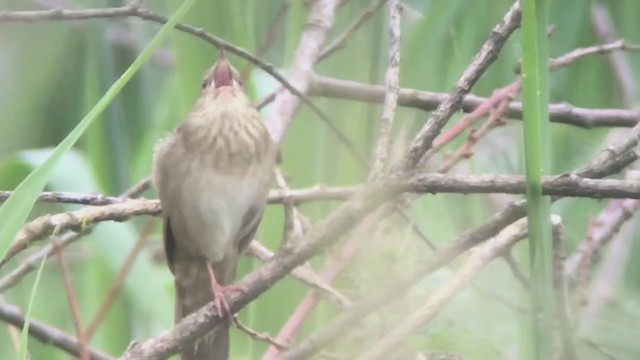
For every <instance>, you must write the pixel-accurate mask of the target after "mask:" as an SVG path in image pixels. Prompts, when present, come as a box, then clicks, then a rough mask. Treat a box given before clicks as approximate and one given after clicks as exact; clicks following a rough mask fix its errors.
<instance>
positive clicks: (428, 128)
mask: <svg viewBox="0 0 640 360" xmlns="http://www.w3.org/2000/svg"><path fill="white" fill-rule="evenodd" d="M521 7H522V1H521V0H517V1H516V2H515V3H514V4H513V5H512V6H511V8H510V9H509V11H508V12H507V14H506V15H505V16H504V17H503V18H502V21H500V23H498V25H496V26H495V27H494V28H493V30H492V31H491V35H489V38H488V39H487V41H486V42H485V43H484V44H483V45H482V48H481V49H480V51H479V52H478V53H477V54H476V56H475V57H474V58H473V60H472V61H471V64H469V66H467V68H466V69H465V71H464V72H463V73H462V75H461V76H460V78H459V79H458V81H457V82H456V84H455V86H454V89H453V91H452V92H451V93H449V94H448V95H447V97H446V98H445V99H444V101H443V102H442V103H441V104H440V105H439V106H438V107H437V108H436V110H435V111H434V113H433V115H432V116H431V117H430V118H429V120H428V121H427V123H426V124H425V125H424V126H423V127H422V129H421V130H420V131H419V132H418V134H417V135H416V136H415V137H414V139H413V141H412V143H411V145H410V146H409V150H408V151H407V152H406V154H405V156H404V159H403V160H402V162H401V164H400V166H399V167H398V168H399V169H401V170H402V171H411V169H413V168H414V166H415V165H416V164H418V162H419V161H420V159H421V158H422V155H424V153H425V152H426V151H427V150H429V148H430V147H431V146H432V145H433V140H434V139H435V138H436V137H437V136H438V134H440V131H441V130H442V128H443V127H444V126H445V125H446V123H447V121H449V119H450V118H451V116H452V115H453V114H454V113H455V112H456V111H458V109H460V107H461V105H462V101H463V99H464V97H465V96H466V95H467V94H468V93H469V91H471V88H472V87H473V85H474V84H475V83H476V82H477V81H478V80H479V79H480V77H481V76H482V74H484V72H485V71H486V70H487V68H489V66H490V65H491V64H493V62H494V61H495V60H496V59H497V58H498V53H500V50H501V49H502V47H503V46H504V44H505V43H506V42H507V39H509V36H511V34H512V33H513V32H514V31H515V30H516V29H517V28H518V26H520V17H521V12H522V8H521Z"/></svg>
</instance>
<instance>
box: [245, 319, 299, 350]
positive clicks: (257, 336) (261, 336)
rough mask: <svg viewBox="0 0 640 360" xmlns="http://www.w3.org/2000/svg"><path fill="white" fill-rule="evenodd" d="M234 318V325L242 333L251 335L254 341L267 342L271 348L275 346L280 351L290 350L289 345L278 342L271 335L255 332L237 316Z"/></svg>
mask: <svg viewBox="0 0 640 360" xmlns="http://www.w3.org/2000/svg"><path fill="white" fill-rule="evenodd" d="M234 318H235V319H234V323H235V325H236V327H237V328H238V329H239V330H240V331H242V332H244V333H246V334H247V335H249V337H251V338H252V339H253V340H257V341H262V342H266V343H267V344H269V345H270V346H275V347H277V348H278V349H282V350H284V349H288V348H289V345H287V344H283V343H281V342H278V341H277V340H276V339H274V338H273V337H272V336H270V335H269V334H267V333H260V332H257V331H255V330H253V329H251V328H250V327H248V326H247V325H245V324H243V323H242V322H241V321H240V319H238V316H237V315H235V316H234Z"/></svg>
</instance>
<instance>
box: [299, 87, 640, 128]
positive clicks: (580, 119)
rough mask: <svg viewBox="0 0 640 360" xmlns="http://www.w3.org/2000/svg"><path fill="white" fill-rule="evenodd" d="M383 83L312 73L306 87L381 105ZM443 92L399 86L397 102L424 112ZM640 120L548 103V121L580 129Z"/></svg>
mask: <svg viewBox="0 0 640 360" xmlns="http://www.w3.org/2000/svg"><path fill="white" fill-rule="evenodd" d="M384 91H385V90H384V86H382V85H372V84H365V83H361V82H357V81H350V80H340V79H334V78H328V77H322V76H314V77H313V83H312V84H311V88H310V90H309V94H310V95H311V96H325V97H331V98H336V99H341V100H356V101H363V102H368V103H376V104H381V103H382V102H383V101H384ZM446 97H447V94H445V93H435V92H429V91H421V90H413V89H400V92H399V93H398V105H399V106H404V107H410V108H416V109H422V110H425V111H432V110H434V109H436V108H437V107H438V106H440V104H441V103H443V101H444V100H445V99H446ZM486 102H487V98H484V97H480V96H475V95H467V96H465V98H464V100H463V101H462V103H461V110H462V111H464V112H466V113H472V112H473V111H474V110H475V109H476V108H478V107H479V106H481V105H482V104H484V103H486ZM505 116H506V117H508V118H510V119H516V120H521V119H522V103H521V102H512V103H510V104H509V106H508V107H507V110H506V111H505ZM639 119H640V111H638V110H625V109H588V108H581V107H575V106H573V105H571V104H568V103H557V104H551V105H549V120H550V121H552V122H556V123H561V124H569V125H575V126H578V127H582V128H594V127H613V126H621V127H634V126H635V125H636V124H637V123H638V120H639Z"/></svg>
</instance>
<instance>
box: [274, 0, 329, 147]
mask: <svg viewBox="0 0 640 360" xmlns="http://www.w3.org/2000/svg"><path fill="white" fill-rule="evenodd" d="M338 3H339V2H338V0H318V1H315V2H313V4H312V6H311V10H310V14H309V18H308V20H307V25H306V26H305V29H304V31H303V32H302V36H301V37H300V44H299V45H298V49H297V50H296V52H295V56H294V59H293V68H292V69H291V71H290V72H289V79H290V82H291V84H292V85H293V86H294V87H295V88H296V89H298V90H299V91H301V92H302V93H306V92H307V89H308V88H309V83H310V77H311V74H312V73H313V65H314V64H315V63H316V60H317V59H318V57H319V56H320V50H321V47H322V44H324V42H325V39H326V37H327V32H328V31H329V29H331V27H332V26H333V21H334V17H335V12H336V9H337V7H338ZM299 105H300V99H299V98H298V97H296V96H295V95H294V94H292V93H291V92H289V91H283V92H281V93H280V94H278V95H277V96H276V99H275V101H274V109H273V111H272V112H271V115H270V116H269V118H267V119H266V120H265V122H266V125H267V128H269V130H270V131H271V135H272V136H273V138H274V140H275V141H276V142H277V143H280V142H281V141H282V139H283V138H284V135H285V134H286V132H287V129H288V127H289V125H290V124H291V121H292V120H293V115H294V114H295V112H296V110H297V109H298V106H299Z"/></svg>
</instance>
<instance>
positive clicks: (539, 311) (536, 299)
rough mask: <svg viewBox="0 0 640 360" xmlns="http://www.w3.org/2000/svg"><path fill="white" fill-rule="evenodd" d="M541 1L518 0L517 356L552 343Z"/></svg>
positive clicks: (537, 355)
mask: <svg viewBox="0 0 640 360" xmlns="http://www.w3.org/2000/svg"><path fill="white" fill-rule="evenodd" d="M546 13H547V1H546V0H524V7H523V19H522V32H523V49H522V50H523V52H522V74H523V95H524V97H523V102H524V111H525V114H524V146H525V165H526V179H527V200H528V208H527V217H528V221H529V223H528V224H529V261H530V269H531V280H532V281H531V289H530V291H531V294H530V295H531V311H530V312H529V313H530V316H529V324H528V329H529V331H528V333H529V334H528V336H527V339H525V344H523V345H525V346H523V347H522V351H524V354H523V356H522V358H523V359H539V360H542V359H551V358H553V356H552V345H553V327H552V324H553V322H552V321H553V318H552V316H553V311H554V310H553V306H554V303H553V283H552V270H551V225H550V223H549V218H550V213H551V209H550V208H551V203H550V199H549V197H546V196H542V186H541V183H542V176H543V175H545V174H548V173H549V170H550V141H549V138H550V131H549V121H548V103H549V84H548V82H549V80H548V66H547V62H548V51H547V35H546V24H547V15H546Z"/></svg>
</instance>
